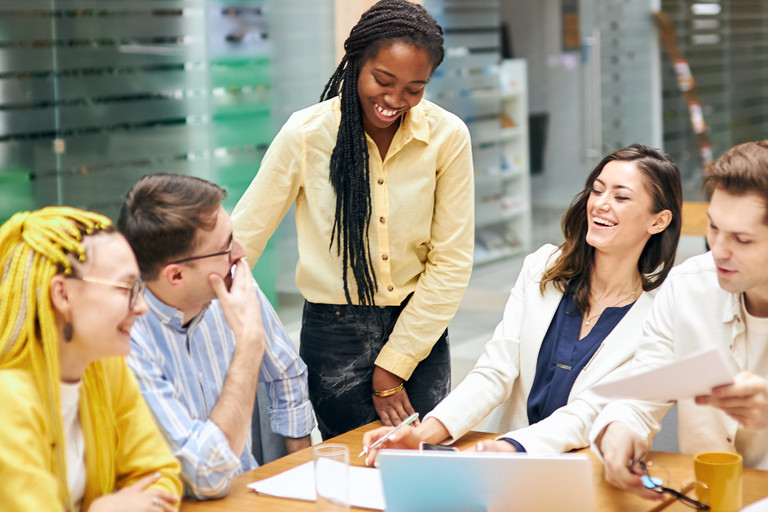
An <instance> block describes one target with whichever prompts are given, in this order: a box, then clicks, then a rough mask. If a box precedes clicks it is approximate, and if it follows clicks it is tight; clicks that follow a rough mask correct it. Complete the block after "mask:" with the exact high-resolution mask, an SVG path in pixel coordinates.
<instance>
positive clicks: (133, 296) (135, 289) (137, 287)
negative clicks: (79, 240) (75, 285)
mask: <svg viewBox="0 0 768 512" xmlns="http://www.w3.org/2000/svg"><path fill="white" fill-rule="evenodd" d="M66 277H67V278H69V279H77V280H79V281H85V282H86V283H96V284H103V285H107V286H112V287H114V288H119V289H121V290H128V292H129V293H128V311H132V310H133V308H134V307H135V306H136V302H137V301H138V300H139V297H141V296H142V295H144V290H145V289H146V288H147V285H146V283H145V282H144V281H142V280H141V279H137V280H135V281H134V282H133V283H131V284H128V283H121V282H120V281H112V280H111V279H102V278H100V277H92V276H66Z"/></svg>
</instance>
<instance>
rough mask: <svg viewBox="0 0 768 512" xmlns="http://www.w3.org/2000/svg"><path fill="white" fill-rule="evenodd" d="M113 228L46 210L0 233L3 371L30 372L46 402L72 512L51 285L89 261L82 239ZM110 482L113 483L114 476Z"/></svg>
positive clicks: (19, 217) (66, 211) (71, 212)
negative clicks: (26, 368)
mask: <svg viewBox="0 0 768 512" xmlns="http://www.w3.org/2000/svg"><path fill="white" fill-rule="evenodd" d="M111 225H112V222H111V221H110V220H109V218H107V217H104V216H103V215H99V214H96V213H92V212H87V211H83V210H78V209H76V208H68V207H48V208H43V209H41V210H36V211H33V212H22V213H17V214H16V215H14V216H13V217H11V218H10V219H9V220H8V221H7V222H6V223H5V224H3V226H2V227H0V272H1V274H0V371H1V370H3V369H6V368H13V367H16V366H19V365H20V364H22V363H23V364H28V365H29V367H30V368H31V369H32V373H33V374H34V380H35V383H36V385H37V388H38V391H39V393H40V397H41V400H43V401H44V402H46V403H45V404H44V405H45V410H47V412H48V414H46V417H45V418H44V419H43V421H45V422H46V424H47V427H48V428H49V429H50V432H52V433H53V436H54V440H55V443H56V448H55V449H56V453H55V457H54V459H55V463H54V464H55V467H54V468H53V469H54V471H55V472H56V474H57V477H58V478H59V482H60V487H61V492H62V501H63V502H64V503H66V504H67V506H68V507H69V508H71V500H70V498H69V493H68V491H67V480H66V467H65V456H64V453H63V446H64V442H63V432H62V425H61V403H60V398H59V385H60V384H59V383H60V380H61V377H60V375H61V372H60V368H59V332H58V329H57V326H56V319H55V315H54V311H53V306H52V304H51V299H50V286H51V279H52V278H53V277H54V276H55V275H56V274H61V273H64V274H71V273H72V272H73V268H75V267H77V266H79V263H81V262H84V261H85V260H86V249H85V247H84V245H83V237H84V236H87V235H92V234H96V233H99V232H112V231H114V230H113V229H112V228H111ZM75 270H76V268H75ZM91 385H92V379H90V378H84V379H83V387H84V388H87V387H88V386H91ZM97 408H98V406H97ZM104 412H105V413H106V411H104ZM106 477H107V478H109V479H114V475H106ZM100 478H102V476H100ZM104 484H105V485H106V484H107V482H105V483H104Z"/></svg>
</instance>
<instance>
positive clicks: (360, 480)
mask: <svg viewBox="0 0 768 512" xmlns="http://www.w3.org/2000/svg"><path fill="white" fill-rule="evenodd" d="M248 487H250V488H251V489H253V490H254V491H256V492H258V493H260V494H267V495H269V496H277V497H279V498H293V499H296V500H304V501H315V469H314V467H313V465H312V462H307V463H306V464H302V465H301V466H297V467H295V468H293V469H289V470H288V471H283V472H282V473H280V474H278V475H275V476H272V477H269V478H265V479H264V480H259V481H258V482H253V483H252V484H248ZM349 504H350V505H352V506H353V507H361V508H371V509H375V510H384V491H383V489H382V488H381V476H380V475H379V470H378V469H374V468H363V467H359V466H349Z"/></svg>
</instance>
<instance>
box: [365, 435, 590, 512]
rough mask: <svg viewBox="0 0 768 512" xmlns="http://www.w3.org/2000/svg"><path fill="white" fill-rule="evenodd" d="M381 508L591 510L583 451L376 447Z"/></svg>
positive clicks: (416, 511) (410, 511)
mask: <svg viewBox="0 0 768 512" xmlns="http://www.w3.org/2000/svg"><path fill="white" fill-rule="evenodd" d="M377 466H378V468H379V469H380V470H381V482H382V486H383V489H384V498H385V501H386V503H387V512H459V511H461V512H486V511H487V512H502V511H504V512H509V511H517V510H520V511H526V512H527V511H561V510H568V511H571V512H593V511H594V487H593V485H592V465H591V463H590V461H589V459H588V458H587V457H586V456H585V455H580V454H562V455H555V456H545V457H536V456H530V455H526V454H522V453H478V452H417V451H413V450H382V451H381V452H380V453H379V455H378V458H377Z"/></svg>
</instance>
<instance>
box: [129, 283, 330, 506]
mask: <svg viewBox="0 0 768 512" xmlns="http://www.w3.org/2000/svg"><path fill="white" fill-rule="evenodd" d="M254 287H255V289H256V292H257V294H258V297H259V302H260V303H261V317H262V323H263V325H264V334H265V341H266V349H265V351H264V359H263V360H262V363H261V372H260V374H259V383H260V384H261V383H263V384H265V385H266V387H267V388H266V389H267V395H268V396H269V420H270V425H271V426H272V430H273V431H274V432H276V433H278V434H281V435H283V436H286V437H304V436H306V435H309V433H310V431H311V430H312V429H313V428H314V427H315V417H314V414H313V412H312V405H311V404H310V402H309V393H308V388H307V367H306V365H305V364H304V362H303V361H302V360H301V359H300V358H299V356H298V354H297V353H296V349H295V348H294V346H293V343H292V342H291V340H290V339H289V338H288V336H287V335H286V333H285V330H284V329H283V326H282V324H281V322H280V319H279V318H278V317H277V314H276V313H275V310H274V309H272V306H271V304H270V303H269V300H267V298H266V297H265V296H264V294H263V293H262V292H261V290H260V289H259V287H258V285H257V284H256V282H255V281H254ZM145 298H146V301H147V305H148V306H149V312H148V313H147V314H146V315H144V316H142V317H139V318H138V319H137V320H136V322H135V323H134V325H133V328H132V329H131V355H130V356H129V357H128V364H129V366H130V367H131V368H132V369H133V371H134V373H135V374H136V377H137V378H138V380H139V384H140V385H141V391H142V394H143V395H144V398H145V399H146V401H147V404H148V405H149V407H150V409H151V410H152V412H153V413H154V415H155V419H156V421H157V423H158V425H159V427H160V430H161V431H162V432H163V434H164V435H165V438H166V440H167V441H168V444H169V445H170V447H171V450H172V451H173V453H174V455H175V456H176V457H177V458H178V459H179V461H180V462H181V468H182V478H183V479H184V482H185V487H186V492H187V494H188V495H191V496H194V497H195V498H197V499H203V498H216V497H221V496H224V495H225V494H226V493H227V491H228V490H229V482H230V480H231V479H232V477H234V476H236V475H238V474H240V473H242V472H245V471H249V470H251V469H253V468H255V467H256V466H257V463H256V460H255V459H254V458H253V455H251V435H250V432H249V433H248V439H247V441H246V444H245V448H244V449H243V453H242V454H240V456H239V457H238V456H237V455H235V454H234V453H233V452H232V450H231V449H230V447H229V443H228V442H227V438H226V437H225V436H224V434H223V433H222V432H221V430H220V429H219V427H218V426H216V424H214V423H213V422H212V421H211V420H209V419H208V418H209V416H210V414H211V411H212V410H213V408H214V406H215V405H216V402H217V401H218V399H219V395H220V394H221V390H222V388H223V386H224V380H225V379H226V376H227V369H228V368H229V363H230V361H231V360H232V354H233V352H234V349H235V336H234V334H233V332H232V329H230V328H229V325H227V322H226V320H225V318H224V314H223V312H222V310H221V305H220V304H219V301H218V300H214V301H212V302H211V303H210V304H209V306H208V307H207V308H205V309H203V311H202V312H200V313H199V314H198V315H197V316H196V317H195V318H193V319H192V321H191V322H190V323H189V325H188V326H187V327H186V328H184V327H183V326H182V322H183V314H182V312H181V311H179V310H177V309H176V308H174V307H171V306H168V305H167V304H164V303H163V302H161V301H160V300H159V299H157V298H156V297H155V296H154V295H153V294H152V292H150V291H149V289H147V291H146V295H145ZM254 371H257V369H256V368H254Z"/></svg>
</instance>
